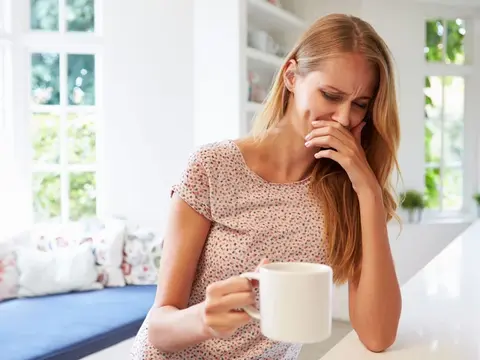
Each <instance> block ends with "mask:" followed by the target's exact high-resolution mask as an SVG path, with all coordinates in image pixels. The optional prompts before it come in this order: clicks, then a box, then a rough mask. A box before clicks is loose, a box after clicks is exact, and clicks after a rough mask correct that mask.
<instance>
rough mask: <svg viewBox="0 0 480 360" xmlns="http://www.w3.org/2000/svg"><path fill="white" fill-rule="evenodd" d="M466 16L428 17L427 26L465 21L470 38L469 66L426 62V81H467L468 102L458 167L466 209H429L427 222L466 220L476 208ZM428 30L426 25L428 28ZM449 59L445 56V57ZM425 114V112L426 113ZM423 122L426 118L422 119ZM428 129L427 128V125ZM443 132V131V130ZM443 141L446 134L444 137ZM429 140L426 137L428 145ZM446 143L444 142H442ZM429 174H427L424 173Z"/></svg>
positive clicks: (442, 164)
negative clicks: (439, 21)
mask: <svg viewBox="0 0 480 360" xmlns="http://www.w3.org/2000/svg"><path fill="white" fill-rule="evenodd" d="M465 15H466V14H465V13H463V12H462V13H459V14H455V13H454V12H451V13H448V12H447V13H445V12H443V13H440V14H428V16H425V17H424V24H426V22H427V21H431V20H434V19H442V20H443V21H444V23H445V21H447V20H455V19H458V18H460V19H462V20H465V26H466V36H465V38H464V39H465V42H464V46H465V63H464V64H461V65H459V64H447V63H429V62H428V61H426V59H425V61H424V66H425V68H424V78H425V77H429V76H439V77H444V76H452V77H462V78H463V79H464V81H465V93H464V94H465V99H464V124H463V125H464V127H463V133H464V134H463V140H464V149H463V158H462V162H461V163H460V164H459V165H458V167H459V168H461V169H463V184H462V185H463V186H462V188H463V189H462V207H461V209H459V210H444V209H441V208H440V209H428V208H427V209H425V210H424V219H425V220H427V221H428V220H432V219H434V220H438V219H440V220H441V219H455V218H459V219H462V220H463V219H465V218H470V217H471V216H472V215H473V213H472V211H473V210H472V206H471V199H472V191H471V190H472V188H473V187H474V184H475V182H476V179H475V175H474V174H475V173H476V171H466V170H467V169H468V168H472V167H475V168H477V166H478V165H477V164H476V163H475V161H474V159H471V158H469V156H468V154H469V153H472V152H473V151H475V149H476V148H475V131H471V129H474V128H475V124H474V121H475V116H474V115H473V114H472V112H471V111H469V109H470V107H471V105H472V104H471V101H472V100H473V99H472V97H471V96H470V94H471V93H472V92H474V91H475V89H474V88H472V85H473V83H472V81H471V77H472V74H473V71H474V63H473V60H474V59H473V51H474V48H473V46H474V44H473V28H472V23H473V19H471V17H470V16H465ZM424 29H425V25H424ZM446 39H447V32H446V31H445V32H444V35H443V44H444V52H445V50H446ZM444 55H445V54H444ZM422 110H423V109H422ZM422 119H423V116H422ZM424 126H425V125H424ZM442 131H443V129H442ZM442 137H443V133H442ZM424 139H425V137H423V139H422V140H423V141H424ZM442 143H443V142H442ZM443 151H444V148H443V144H442V158H441V160H440V169H441V170H440V176H441V180H442V182H443V177H442V173H443V169H445V167H446V165H445V160H444V157H443ZM429 167H432V164H424V170H426V169H428V168H429ZM448 168H454V167H452V166H448ZM424 174H425V172H424ZM439 190H440V202H442V201H443V192H442V189H439Z"/></svg>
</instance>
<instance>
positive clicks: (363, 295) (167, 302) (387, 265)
mask: <svg viewBox="0 0 480 360" xmlns="http://www.w3.org/2000/svg"><path fill="white" fill-rule="evenodd" d="M398 143H399V119H398V112H397V105H396V95H395V85H394V74H393V67H392V61H391V58H390V55H389V53H388V49H387V46H386V45H385V44H384V42H383V41H382V40H381V39H380V37H379V36H378V35H377V33H376V32H375V31H374V30H373V29H372V27H371V26H370V25H368V24H367V23H365V22H363V21H362V20H360V19H358V18H356V17H351V16H346V15H329V16H326V17H323V18H320V19H319V20H317V21H316V22H315V23H314V24H313V25H312V26H311V28H310V29H308V30H307V31H306V33H305V34H304V35H303V36H302V37H301V38H300V40H299V42H298V44H297V45H296V46H295V48H294V49H293V50H292V51H291V52H290V54H289V55H288V56H287V59H286V62H285V64H284V66H283V67H282V69H281V71H280V72H279V74H278V76H277V78H276V81H275V83H274V85H273V88H272V90H271V93H270V95H269V96H268V99H267V100H266V102H265V106H264V110H263V112H262V113H261V114H260V115H259V116H258V119H256V123H255V127H254V133H253V136H251V137H248V138H244V139H239V140H234V141H231V140H228V141H222V142H218V143H213V144H208V145H205V146H203V147H201V148H200V149H199V150H197V151H196V152H195V153H194V154H193V155H192V156H191V158H190V161H189V164H188V166H187V169H186V170H185V172H184V174H183V177H182V179H181V181H180V183H179V184H177V185H176V186H174V189H173V192H172V193H173V200H172V204H171V215H170V218H169V223H168V228H167V232H166V235H165V240H164V249H163V257H162V263H161V266H160V272H159V282H158V290H157V296H156V299H155V304H154V306H153V308H152V310H151V312H150V314H149V316H148V319H147V320H146V321H145V323H144V325H143V326H142V328H141V330H140V332H139V334H138V336H137V339H136V341H135V344H134V347H133V350H132V353H133V358H134V359H196V360H198V359H242V360H247V359H275V360H278V359H296V358H297V355H298V353H299V351H300V346H299V345H295V344H283V343H277V342H274V341H271V340H269V339H267V338H265V337H263V336H262V334H261V333H260V329H259V325H258V323H257V322H254V321H252V320H251V319H250V318H249V317H248V315H247V314H246V313H244V312H242V311H239V310H238V309H239V308H242V307H243V306H245V305H249V304H254V303H255V300H256V296H255V292H254V290H253V289H252V285H251V284H250V283H249V281H247V280H245V279H243V278H240V277H239V276H238V275H239V274H241V273H243V272H245V271H251V270H252V269H254V268H255V267H256V266H257V265H258V264H259V263H260V262H261V261H263V259H268V260H269V261H307V262H319V263H327V264H329V265H330V266H332V268H333V271H334V280H335V282H336V283H344V282H346V281H348V283H349V308H350V318H351V322H352V325H353V328H354V329H355V330H356V332H357V334H358V336H359V338H360V340H361V341H362V342H363V344H364V345H365V346H366V347H367V348H368V349H370V350H371V351H375V352H380V351H383V350H385V349H386V348H388V347H389V346H390V345H391V344H392V343H393V342H394V340H395V337H396V332H397V326H398V321H399V317H400V312H401V296H400V290H399V285H398V282H397V277H396V274H395V269H394V265H393V261H392V255H391V252H390V248H389V243H388V237H387V228H386V223H387V221H388V220H390V219H391V217H392V216H393V215H394V211H395V208H396V204H395V201H394V199H393V196H392V190H391V188H390V184H389V180H390V174H391V173H392V170H393V169H394V167H396V165H397V161H396V151H397V146H398Z"/></svg>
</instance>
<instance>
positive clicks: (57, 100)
mask: <svg viewBox="0 0 480 360" xmlns="http://www.w3.org/2000/svg"><path fill="white" fill-rule="evenodd" d="M30 10H31V11H30V34H29V35H30V38H29V39H31V40H30V41H29V42H28V44H27V47H28V50H29V51H28V53H29V55H28V56H29V62H28V63H29V66H30V72H29V74H30V81H29V83H30V106H29V109H30V110H29V116H30V122H29V123H30V141H31V145H32V149H31V150H32V151H31V160H32V169H33V174H32V190H33V191H32V202H33V213H34V221H35V222H39V221H69V220H72V221H75V220H80V219H82V218H86V217H93V216H95V215H96V213H97V191H96V190H97V134H98V133H97V127H98V121H99V116H100V107H99V104H98V96H97V94H98V91H97V87H98V86H97V83H98V49H97V48H96V47H95V46H92V44H95V42H96V39H97V35H98V34H97V31H96V22H95V3H94V0H31V1H30ZM27 39H28V37H27Z"/></svg>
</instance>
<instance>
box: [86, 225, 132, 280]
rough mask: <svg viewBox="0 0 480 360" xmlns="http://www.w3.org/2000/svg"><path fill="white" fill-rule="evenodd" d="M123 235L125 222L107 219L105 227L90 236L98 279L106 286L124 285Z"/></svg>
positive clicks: (124, 233)
mask: <svg viewBox="0 0 480 360" xmlns="http://www.w3.org/2000/svg"><path fill="white" fill-rule="evenodd" d="M125 236H126V224H125V222H124V221H123V220H118V219H109V220H107V221H106V222H105V227H104V228H103V229H102V230H100V231H99V232H98V233H96V234H95V235H94V236H93V237H92V245H93V249H94V252H95V259H96V262H97V271H98V273H99V281H100V282H101V283H102V284H103V285H104V286H106V287H121V286H125V278H124V276H123V272H122V262H123V247H124V245H125Z"/></svg>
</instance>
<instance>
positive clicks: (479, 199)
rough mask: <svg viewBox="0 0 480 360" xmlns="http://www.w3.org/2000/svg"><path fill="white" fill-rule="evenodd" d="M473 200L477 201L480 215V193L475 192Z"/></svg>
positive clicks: (479, 214) (478, 214)
mask: <svg viewBox="0 0 480 360" xmlns="http://www.w3.org/2000/svg"><path fill="white" fill-rule="evenodd" d="M473 200H475V202H476V203H477V216H480V193H475V194H473Z"/></svg>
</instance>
